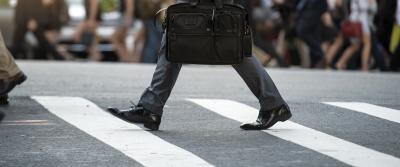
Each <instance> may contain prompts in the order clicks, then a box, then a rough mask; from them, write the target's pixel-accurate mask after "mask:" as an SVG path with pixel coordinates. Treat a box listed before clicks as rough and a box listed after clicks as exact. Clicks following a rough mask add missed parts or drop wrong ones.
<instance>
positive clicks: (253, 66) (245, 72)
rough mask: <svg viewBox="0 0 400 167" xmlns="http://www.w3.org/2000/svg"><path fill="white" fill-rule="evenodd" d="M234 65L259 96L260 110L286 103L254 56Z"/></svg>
mask: <svg viewBox="0 0 400 167" xmlns="http://www.w3.org/2000/svg"><path fill="white" fill-rule="evenodd" d="M232 67H233V68H235V70H236V72H237V73H238V74H239V75H240V77H242V79H243V80H244V82H245V83H246V84H247V86H248V87H249V88H250V90H251V92H253V94H254V95H255V96H256V97H257V99H258V101H259V102H260V107H261V109H260V110H262V111H267V110H271V109H274V108H276V107H279V106H282V105H286V102H285V101H284V100H283V99H282V97H281V95H280V93H279V91H278V89H277V88H276V86H275V84H274V82H273V81H272V79H271V77H270V76H269V75H268V73H267V71H265V69H264V67H263V66H262V65H261V63H260V62H259V61H258V60H257V59H256V58H255V57H254V56H252V57H245V58H244V60H243V62H242V63H240V64H235V65H232Z"/></svg>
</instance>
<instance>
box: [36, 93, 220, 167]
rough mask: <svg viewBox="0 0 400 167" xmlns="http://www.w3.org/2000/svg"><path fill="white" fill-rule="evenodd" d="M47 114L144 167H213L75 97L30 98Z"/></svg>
mask: <svg viewBox="0 0 400 167" xmlns="http://www.w3.org/2000/svg"><path fill="white" fill-rule="evenodd" d="M32 98H33V99H34V100H36V101H37V102H39V103H40V104H41V105H43V106H44V107H45V108H46V109H47V110H48V111H49V112H51V113H53V114H55V115H56V116H58V117H60V118H62V119H63V120H65V121H67V122H68V123H70V124H72V125H74V126H75V127H77V128H79V129H81V130H82V131H84V132H86V133H87V134H89V135H91V136H93V137H95V138H97V139H98V140H100V141H102V142H104V143H106V144H108V145H110V146H112V147H114V148H115V149H117V150H119V151H121V152H122V153H124V154H125V155H127V156H128V157H130V158H132V159H134V160H136V161H137V162H139V163H141V164H142V165H144V166H183V167H187V166H213V165H211V164H209V163H207V162H206V161H204V160H203V159H201V158H199V157H197V156H196V155H194V154H192V153H190V152H188V151H186V150H184V149H182V148H180V147H178V146H175V145H173V144H171V143H168V142H167V141H164V140H163V139H161V138H159V137H157V136H155V135H154V134H152V133H150V132H148V131H145V130H143V129H141V128H140V127H138V126H136V125H134V124H130V123H126V122H124V121H122V120H120V119H118V118H115V117H114V116H112V115H110V114H108V113H107V112H105V111H103V110H102V109H100V108H99V107H98V106H96V105H95V104H93V103H92V102H90V101H88V100H86V99H83V98H78V97H39V96H37V97H32Z"/></svg>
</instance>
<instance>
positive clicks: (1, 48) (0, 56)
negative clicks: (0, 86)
mask: <svg viewBox="0 0 400 167" xmlns="http://www.w3.org/2000/svg"><path fill="white" fill-rule="evenodd" d="M19 72H21V70H20V69H19V68H18V66H17V65H16V64H15V61H14V58H13V56H11V54H10V52H9V51H8V50H7V48H6V46H5V43H4V40H3V36H2V35H1V33H0V80H2V79H8V78H10V77H13V76H15V75H17V74H18V73H19Z"/></svg>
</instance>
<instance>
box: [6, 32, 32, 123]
mask: <svg viewBox="0 0 400 167" xmlns="http://www.w3.org/2000/svg"><path fill="white" fill-rule="evenodd" d="M26 79H27V77H26V76H25V74H24V73H23V72H22V71H21V70H20V69H19V68H18V66H17V64H15V61H14V58H13V56H12V55H11V54H10V52H9V51H8V50H7V48H6V46H5V43H4V39H3V36H2V35H1V32H0V105H7V104H8V93H9V92H11V91H12V90H13V89H14V87H15V86H17V85H20V84H22V83H23V82H24V81H25V80H26ZM2 117H4V114H2V113H1V111H0V120H1V119H2Z"/></svg>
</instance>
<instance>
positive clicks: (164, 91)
mask: <svg viewBox="0 0 400 167" xmlns="http://www.w3.org/2000/svg"><path fill="white" fill-rule="evenodd" d="M204 1H208V2H212V1H211V0H204ZM226 1H230V0H224V2H226ZM190 2H191V1H190V0H178V1H177V3H190ZM240 2H241V4H242V5H243V6H246V4H245V3H248V1H244V0H241V1H240ZM231 3H232V2H231ZM160 48H161V49H160V51H159V52H158V62H157V67H156V70H155V72H154V75H153V79H152V82H151V84H150V86H149V87H148V88H147V89H146V90H145V91H144V93H143V94H142V96H141V98H140V100H139V105H137V106H132V107H131V108H130V109H127V110H119V109H118V108H109V109H108V111H109V112H110V113H111V114H113V115H114V116H116V117H118V118H120V119H122V120H125V121H127V122H130V123H140V124H144V127H146V128H148V129H150V130H158V129H159V126H160V123H161V117H162V114H163V109H164V105H165V103H166V102H167V100H168V98H169V96H170V94H171V91H172V89H173V87H174V85H175V82H176V80H177V78H178V75H179V72H180V70H181V67H182V64H180V63H173V62H170V61H168V60H167V59H166V36H165V35H164V36H163V40H162V42H161V46H160ZM188 56H190V55H188ZM232 67H233V68H234V69H235V70H236V71H237V73H238V74H239V75H240V76H241V77H242V79H243V80H244V81H245V82H246V84H247V85H248V87H249V88H250V89H251V91H252V92H253V94H254V95H255V96H256V97H257V99H258V101H259V103H260V106H261V109H260V112H259V116H258V118H257V120H256V121H255V122H253V123H245V124H242V125H241V126H240V128H242V129H244V130H264V129H268V128H270V127H272V126H273V125H275V124H276V123H277V122H278V121H286V120H288V119H289V118H290V117H291V116H292V115H291V112H290V109H289V106H288V105H287V103H286V102H285V101H284V100H283V98H282V97H281V95H280V93H279V91H278V89H277V88H276V86H275V84H274V82H273V81H272V79H271V78H270V76H269V75H268V73H267V72H266V71H265V69H264V68H263V66H262V65H261V64H260V62H259V61H257V59H256V58H255V57H254V56H251V57H245V58H244V60H243V61H242V62H241V63H240V64H235V65H232Z"/></svg>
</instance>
